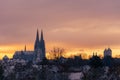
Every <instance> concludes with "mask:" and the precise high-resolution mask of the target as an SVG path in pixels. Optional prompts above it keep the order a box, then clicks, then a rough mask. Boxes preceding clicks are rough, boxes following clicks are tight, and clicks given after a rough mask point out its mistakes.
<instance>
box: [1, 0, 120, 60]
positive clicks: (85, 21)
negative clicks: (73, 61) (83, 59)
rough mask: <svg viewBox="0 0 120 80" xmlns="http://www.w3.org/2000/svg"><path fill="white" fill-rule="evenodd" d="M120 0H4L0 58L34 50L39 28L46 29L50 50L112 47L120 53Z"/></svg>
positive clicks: (71, 51) (74, 51)
mask: <svg viewBox="0 0 120 80" xmlns="http://www.w3.org/2000/svg"><path fill="white" fill-rule="evenodd" d="M119 3H120V1H118V0H114V2H113V1H112V0H106V1H104V0H100V1H96V0H93V1H87V0H84V1H83V0H74V1H73V0H69V1H65V0H59V1H58V0H57V1H56V0H50V1H49V0H35V1H32V0H30V1H29V2H28V1H25V0H17V1H16V0H10V1H9V0H7V1H0V12H1V13H0V37H1V38H0V58H2V57H3V56H4V55H8V56H9V57H12V55H13V54H14V52H15V51H18V50H23V49H24V46H25V45H26V48H27V50H33V49H34V47H33V44H34V39H35V36H34V35H35V32H36V29H37V28H38V29H43V30H44V33H45V40H46V49H47V50H46V51H47V52H49V50H51V49H52V48H53V47H61V48H65V49H66V51H67V53H66V56H71V55H77V54H78V53H84V54H87V55H92V53H93V52H98V54H99V55H103V51H104V49H105V48H108V47H110V48H111V49H112V51H113V56H114V57H115V56H118V55H120V27H119V26H120V15H119V13H120V9H119V7H120V5H119Z"/></svg>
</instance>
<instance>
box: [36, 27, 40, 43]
mask: <svg viewBox="0 0 120 80" xmlns="http://www.w3.org/2000/svg"><path fill="white" fill-rule="evenodd" d="M36 41H39V31H38V29H37V34H36Z"/></svg>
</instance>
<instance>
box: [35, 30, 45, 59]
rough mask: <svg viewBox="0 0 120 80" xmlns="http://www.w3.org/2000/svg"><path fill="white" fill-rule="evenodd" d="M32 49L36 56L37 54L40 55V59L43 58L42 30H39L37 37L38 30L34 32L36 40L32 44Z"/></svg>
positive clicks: (43, 42)
mask: <svg viewBox="0 0 120 80" xmlns="http://www.w3.org/2000/svg"><path fill="white" fill-rule="evenodd" d="M34 51H35V52H36V57H38V56H37V55H40V56H39V57H40V59H45V53H46V52H45V41H44V38H43V31H42V30H41V38H40V39H39V31H38V30H37V34H36V40H35V45H34Z"/></svg>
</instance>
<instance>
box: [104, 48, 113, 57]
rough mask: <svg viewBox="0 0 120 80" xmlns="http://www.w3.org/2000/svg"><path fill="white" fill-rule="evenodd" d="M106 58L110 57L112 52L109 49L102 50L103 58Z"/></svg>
mask: <svg viewBox="0 0 120 80" xmlns="http://www.w3.org/2000/svg"><path fill="white" fill-rule="evenodd" d="M106 56H110V57H112V50H111V49H110V48H108V49H105V50H104V57H106Z"/></svg>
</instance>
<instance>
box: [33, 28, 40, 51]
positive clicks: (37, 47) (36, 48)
mask: <svg viewBox="0 0 120 80" xmlns="http://www.w3.org/2000/svg"><path fill="white" fill-rule="evenodd" d="M38 49H39V31H38V29H37V34H36V40H35V45H34V51H36V50H38Z"/></svg>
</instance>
